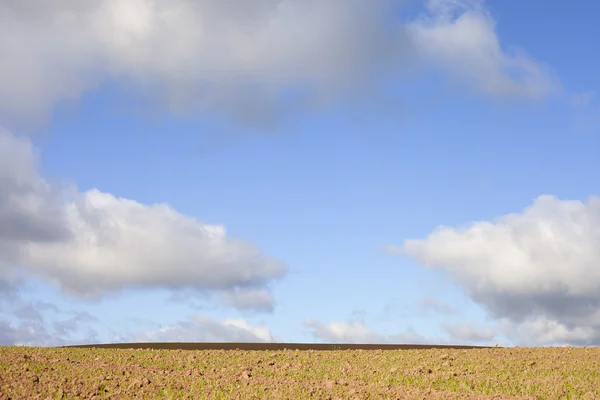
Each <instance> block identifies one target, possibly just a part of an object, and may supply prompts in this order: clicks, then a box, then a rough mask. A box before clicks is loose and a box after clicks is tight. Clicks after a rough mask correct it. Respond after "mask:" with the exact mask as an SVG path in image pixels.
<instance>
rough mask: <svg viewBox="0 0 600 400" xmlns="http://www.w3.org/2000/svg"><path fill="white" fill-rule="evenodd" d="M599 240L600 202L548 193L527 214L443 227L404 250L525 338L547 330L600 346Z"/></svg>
mask: <svg viewBox="0 0 600 400" xmlns="http://www.w3.org/2000/svg"><path fill="white" fill-rule="evenodd" d="M598 243H600V199H599V198H596V197H592V198H590V199H589V200H588V201H587V202H581V201H566V200H559V199H557V198H556V197H553V196H549V195H543V196H540V197H538V198H537V199H536V200H535V201H534V203H533V204H532V205H531V206H529V207H527V208H526V209H525V210H524V211H523V212H522V213H520V214H508V215H505V216H502V217H500V218H497V219H496V220H494V221H492V222H483V221H481V222H474V223H472V224H470V225H468V226H465V227H456V228H453V227H447V226H441V227H438V228H437V229H436V230H435V231H434V232H433V233H431V234H430V235H429V236H428V237H427V238H425V239H422V240H406V241H405V242H404V245H403V246H402V248H400V249H397V250H400V251H402V252H404V253H406V254H408V255H410V256H412V257H414V258H415V259H416V260H418V261H419V262H420V263H421V264H423V265H425V266H427V267H430V268H437V269H439V270H441V271H444V272H445V273H447V274H448V275H449V276H450V277H451V278H452V279H453V280H454V281H455V282H457V283H458V284H459V285H461V286H462V287H463V288H464V290H465V293H466V294H467V295H468V296H469V297H470V298H471V299H472V300H473V301H475V302H477V303H479V304H480V305H482V306H483V307H484V308H485V309H486V311H487V312H488V314H489V315H490V316H491V317H493V318H496V319H498V320H505V321H508V323H509V324H517V327H516V328H515V327H513V329H510V331H511V332H513V333H517V334H519V336H524V332H525V331H528V330H530V331H531V332H534V331H536V329H538V327H539V326H546V328H548V329H549V328H551V329H553V330H555V331H556V332H558V331H561V332H563V333H564V334H559V335H558V336H556V338H557V339H561V338H562V339H564V340H566V339H568V338H571V339H573V340H575V338H577V340H579V341H581V342H585V341H586V340H587V343H592V342H593V343H600V341H598V339H599V338H598V332H600V311H598V310H599V309H600V293H598V290H597V288H598V286H599V285H600V270H599V269H598V265H600V247H598ZM566 332H570V333H566ZM592 333H593V334H592ZM561 335H562V336H561ZM573 335H574V336H573ZM586 335H587V336H586ZM525 336H526V335H525ZM534 336H535V335H534ZM562 339H561V340H562ZM540 340H541V339H540Z"/></svg>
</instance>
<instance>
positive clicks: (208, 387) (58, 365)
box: [0, 343, 600, 399]
mask: <svg viewBox="0 0 600 400" xmlns="http://www.w3.org/2000/svg"><path fill="white" fill-rule="evenodd" d="M113 347H121V348H108V347H74V348H66V347H65V348H31V347H15V346H13V347H0V399H9V398H10V399H29V398H40V399H46V398H49V399H61V398H63V399H64V398H66V399H75V398H96V399H102V398H107V399H110V398H114V399H118V398H140V399H144V398H146V399H154V398H165V399H169V398H170V399H175V398H186V399H202V398H211V399H212V398H221V399H228V398H234V399H238V398H239V399H252V398H256V399H259V398H281V399H288V398H291V399H302V398H322V399H329V398H331V399H335V398H340V399H346V398H350V399H354V398H356V399H367V398H399V399H510V398H512V399H560V398H565V399H569V398H570V399H579V398H582V399H596V398H600V374H599V371H600V349H597V348H573V347H565V348H466V347H465V348H450V347H438V348H427V347H426V346H421V347H418V348H415V347H410V346H406V347H404V348H396V349H394V348H392V347H389V346H388V347H385V346H372V347H370V348H368V347H366V348H365V346H354V347H351V346H341V345H340V346H335V345H321V347H318V346H314V345H312V346H311V345H304V346H303V345H300V346H299V347H298V346H296V347H297V348H296V349H292V347H293V346H291V345H288V346H286V345H275V344H273V345H271V346H270V347H269V346H264V345H263V346H262V347H260V346H259V345H252V344H250V345H244V344H230V345H229V346H228V348H227V346H224V345H222V344H221V345H217V344H213V345H204V347H201V346H199V345H195V344H168V343H164V344H138V345H137V347H138V348H131V347H135V346H132V345H124V344H121V345H115V346H113ZM127 347H129V348H127ZM285 347H287V349H284V348H285ZM194 348H196V349H194ZM260 349H262V350H260Z"/></svg>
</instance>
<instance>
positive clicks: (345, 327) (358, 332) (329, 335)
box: [304, 319, 431, 344]
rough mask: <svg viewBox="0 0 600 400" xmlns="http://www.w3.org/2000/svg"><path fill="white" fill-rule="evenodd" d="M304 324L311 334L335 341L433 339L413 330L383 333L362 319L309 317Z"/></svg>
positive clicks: (399, 341)
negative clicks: (370, 327) (379, 332)
mask: <svg viewBox="0 0 600 400" xmlns="http://www.w3.org/2000/svg"><path fill="white" fill-rule="evenodd" d="M304 326H305V327H306V328H308V329H309V331H310V334H311V335H312V336H313V337H314V338H316V339H318V340H323V341H326V342H333V343H351V344H385V343H398V344H425V343H431V340H429V339H427V338H425V337H423V336H422V335H420V334H418V333H417V332H415V331H413V330H408V331H405V332H402V333H396V334H392V335H388V336H386V335H381V334H378V333H376V332H374V331H372V330H371V329H369V328H368V327H367V326H366V325H365V324H364V323H363V322H361V321H332V322H329V323H327V324H325V323H323V322H320V321H315V320H312V319H307V320H305V321H304Z"/></svg>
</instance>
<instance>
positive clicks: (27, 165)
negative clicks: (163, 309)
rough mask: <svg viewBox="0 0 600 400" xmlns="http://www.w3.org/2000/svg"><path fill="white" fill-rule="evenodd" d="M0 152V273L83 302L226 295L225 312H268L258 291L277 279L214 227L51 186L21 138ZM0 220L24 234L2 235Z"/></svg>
mask: <svg viewBox="0 0 600 400" xmlns="http://www.w3.org/2000/svg"><path fill="white" fill-rule="evenodd" d="M0 155H5V156H6V158H3V157H0V160H2V161H0V162H2V163H3V168H2V169H0V179H1V183H2V186H1V188H2V190H1V191H0V193H1V194H0V199H2V200H0V201H1V202H0V227H2V228H0V249H2V252H0V276H8V274H10V272H11V271H12V269H13V268H14V267H21V268H23V269H24V270H25V271H27V272H28V273H29V275H33V276H39V277H42V278H44V279H46V280H48V281H51V282H53V283H56V284H58V285H59V286H60V287H61V288H62V289H63V290H64V291H65V292H68V293H70V294H72V295H75V296H79V297H84V298H90V299H94V298H98V297H100V296H103V295H106V294H108V293H111V292H114V291H118V290H122V289H127V288H168V289H179V288H192V289H195V290H198V291H206V292H213V291H214V292H219V293H223V292H225V293H226V292H227V291H230V290H231V291H233V292H232V294H231V296H230V297H228V298H227V300H228V301H229V302H230V304H231V305H233V306H240V307H242V308H244V307H245V308H248V307H249V306H248V304H249V303H250V302H252V301H253V302H254V305H255V306H256V305H257V304H258V303H260V304H259V305H260V306H261V307H262V308H263V309H268V308H269V304H268V302H269V301H272V298H271V297H269V296H268V285H269V284H270V282H272V281H273V280H276V279H279V278H282V277H283V276H284V275H285V274H286V271H287V268H286V267H285V265H284V264H283V263H281V262H279V261H277V260H273V259H270V258H268V257H266V256H264V255H263V254H262V253H261V252H260V250H259V249H257V248H256V247H255V246H254V245H252V244H251V243H248V242H246V241H243V240H240V239H234V238H229V237H228V236H227V234H226V231H225V228H224V227H223V226H221V225H209V224H205V223H202V222H200V221H198V220H196V219H194V218H191V217H187V216H185V215H182V214H179V213H178V212H176V211H175V210H173V209H172V208H171V207H169V206H168V205H166V204H155V205H144V204H141V203H138V202H136V201H134V200H128V199H123V198H117V197H115V196H113V195H111V194H108V193H103V192H100V191H99V190H95V189H94V190H90V191H87V192H84V193H78V192H77V191H76V190H75V189H70V190H68V191H66V190H64V191H63V190H59V189H57V188H56V187H55V186H53V185H52V184H50V183H49V182H47V181H45V180H44V179H43V178H42V177H41V176H40V175H39V174H38V172H37V170H36V167H35V154H34V150H33V148H32V147H31V144H30V143H29V141H27V140H25V139H20V138H16V137H14V136H12V135H10V134H9V133H7V132H0ZM6 221H9V223H10V224H12V225H14V226H15V227H24V228H20V229H19V228H17V229H15V230H9V229H4V228H3V227H4V226H5V225H4V224H5V222H6ZM248 291H249V292H248ZM253 291H254V292H253ZM248 293H251V294H248ZM252 293H253V295H252ZM259 295H262V297H260V296H259ZM244 296H245V297H244ZM252 296H254V298H253V297H252ZM257 297H260V298H257Z"/></svg>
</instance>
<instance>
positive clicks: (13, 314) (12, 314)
mask: <svg viewBox="0 0 600 400" xmlns="http://www.w3.org/2000/svg"><path fill="white" fill-rule="evenodd" d="M2 282H4V283H2ZM0 283H2V285H3V286H6V287H7V288H9V289H10V290H11V292H12V294H11V300H10V302H9V303H8V305H7V307H5V308H4V309H3V310H2V311H3V317H0V345H2V346H12V345H25V346H61V345H68V344H77V343H82V342H83V343H85V342H89V340H91V339H93V338H97V336H98V334H97V332H96V331H95V330H94V328H93V327H92V323H94V322H99V321H98V319H97V318H95V317H93V316H92V315H90V314H89V313H87V312H72V313H71V314H74V317H72V318H67V319H65V318H64V317H65V315H66V314H68V313H67V312H64V311H63V310H60V309H59V308H58V307H57V306H56V305H54V304H51V303H48V302H45V301H39V300H30V299H28V298H27V295H26V290H25V289H26V287H25V286H23V285H22V284H21V283H15V282H9V281H7V280H2V279H0ZM0 293H2V292H0ZM49 311H51V312H52V313H53V314H54V317H55V318H54V323H52V324H50V323H49V322H48V312H49ZM82 331H83V332H86V335H85V336H83V337H81V335H79V338H77V334H78V333H79V332H82ZM74 335H76V337H74Z"/></svg>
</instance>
